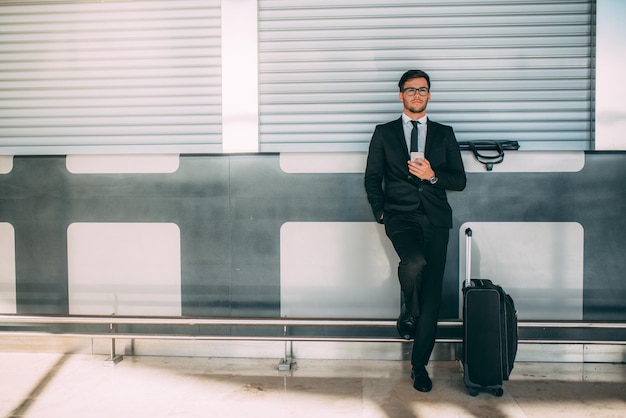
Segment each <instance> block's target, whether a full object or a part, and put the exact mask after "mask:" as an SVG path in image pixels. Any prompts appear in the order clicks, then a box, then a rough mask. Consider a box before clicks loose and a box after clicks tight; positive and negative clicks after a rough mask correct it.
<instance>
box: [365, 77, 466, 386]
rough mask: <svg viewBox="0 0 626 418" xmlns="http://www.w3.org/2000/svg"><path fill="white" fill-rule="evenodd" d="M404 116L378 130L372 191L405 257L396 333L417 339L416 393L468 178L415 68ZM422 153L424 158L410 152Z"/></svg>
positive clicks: (405, 83) (406, 87)
mask: <svg viewBox="0 0 626 418" xmlns="http://www.w3.org/2000/svg"><path fill="white" fill-rule="evenodd" d="M398 86H399V87H400V92H399V94H398V96H399V98H400V101H401V102H402V103H403V106H404V111H403V113H402V116H401V117H400V118H399V119H396V120H394V121H391V122H388V123H385V124H382V125H378V126H376V129H375V130H374V134H373V136H372V140H371V142H370V146H369V153H368V156H367V168H366V170H365V190H366V192H367V198H368V200H369V203H370V205H371V206H372V211H373V212H374V216H375V218H376V221H377V222H379V223H384V224H385V233H386V234H387V236H388V237H389V239H390V240H391V242H392V244H393V246H394V248H395V250H396V252H397V254H398V256H399V258H400V264H399V266H398V279H399V280H400V288H401V290H402V306H401V308H400V317H399V318H398V322H397V328H398V332H399V333H400V335H401V336H402V337H403V338H405V339H411V338H413V339H414V342H413V350H412V354H411V366H412V372H411V378H412V379H413V387H414V388H415V389H417V390H418V391H420V392H429V391H430V390H431V389H432V381H431V380H430V377H429V376H428V372H427V371H426V365H427V364H428V360H429V358H430V354H431V353H432V350H433V347H434V345H435V333H436V331H437V320H438V317H439V307H440V305H441V292H442V282H443V273H444V269H445V264H446V255H447V248H448V238H449V233H450V228H452V209H451V208H450V205H449V204H448V199H447V196H446V190H456V191H461V190H463V189H464V188H465V184H466V176H465V169H464V167H463V161H462V159H461V152H460V150H459V146H458V144H457V142H456V138H455V136H454V131H453V130H452V127H450V126H446V125H442V124H440V123H437V122H433V121H431V120H430V119H428V118H427V117H426V107H427V105H428V101H429V100H430V78H429V76H428V74H426V73H425V72H424V71H421V70H409V71H407V72H406V73H404V75H402V78H401V79H400V82H399V83H398ZM413 151H421V152H423V153H424V154H423V156H422V155H420V154H413V155H414V156H415V158H411V152H413Z"/></svg>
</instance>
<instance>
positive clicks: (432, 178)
mask: <svg viewBox="0 0 626 418" xmlns="http://www.w3.org/2000/svg"><path fill="white" fill-rule="evenodd" d="M428 181H429V182H430V184H435V183H437V182H438V181H439V179H438V178H437V176H432V177H431V178H429V179H428Z"/></svg>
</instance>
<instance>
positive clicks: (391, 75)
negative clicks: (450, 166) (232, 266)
mask: <svg viewBox="0 0 626 418" xmlns="http://www.w3.org/2000/svg"><path fill="white" fill-rule="evenodd" d="M594 5H595V3H594V1H592V0H579V1H576V0H573V1H571V0H568V1H565V0H563V1H559V0H553V1H534V0H532V1H524V0H508V1H507V0H497V1H477V0H439V1H416V0H404V1H399V0H392V1H387V0H360V1H351V0H259V13H260V21H259V66H260V87H259V88H260V122H261V123H260V125H261V126H260V142H261V144H260V149H261V151H299V152H302V151H304V152H306V151H364V150H366V149H367V145H368V143H369V140H370V137H371V133H372V131H373V129H374V125H375V124H377V123H381V122H386V121H388V120H391V119H395V118H397V117H398V116H399V114H400V112H401V104H400V102H399V101H398V96H397V91H398V88H397V81H398V79H399V78H400V76H401V74H402V73H403V72H404V71H405V70H407V69H410V68H420V69H423V70H425V71H427V72H428V73H429V74H430V76H431V78H432V100H431V103H430V105H429V116H430V117H431V118H432V119H433V120H437V121H439V122H443V123H448V124H451V125H453V126H454V128H455V131H456V133H457V139H458V140H487V139H502V140H504V139H507V140H519V141H520V143H521V145H522V149H526V150H529V149H548V150H559V149H568V150H580V149H590V148H591V147H592V132H593V128H592V101H593V80H592V79H593V72H592V63H593V61H592V51H593V43H592V35H593V22H594V16H593V14H594Z"/></svg>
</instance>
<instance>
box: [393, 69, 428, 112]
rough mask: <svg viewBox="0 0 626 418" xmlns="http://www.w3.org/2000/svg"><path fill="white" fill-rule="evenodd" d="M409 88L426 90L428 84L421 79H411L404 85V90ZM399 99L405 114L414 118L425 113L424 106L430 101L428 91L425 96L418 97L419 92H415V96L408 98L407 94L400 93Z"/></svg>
mask: <svg viewBox="0 0 626 418" xmlns="http://www.w3.org/2000/svg"><path fill="white" fill-rule="evenodd" d="M409 87H413V88H416V89H419V88H421V87H425V88H428V83H427V82H426V79H425V78H423V77H420V78H412V79H410V80H407V82H406V83H404V89H405V90H406V89H407V88H409ZM399 97H400V101H401V102H402V103H403V105H404V111H405V113H407V114H409V116H413V117H414V118H416V117H421V116H423V114H424V112H426V106H427V105H428V101H429V100H430V91H429V92H428V94H427V95H426V96H420V94H419V92H416V93H415V96H409V94H408V93H407V92H400V93H399Z"/></svg>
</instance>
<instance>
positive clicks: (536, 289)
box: [459, 222, 585, 320]
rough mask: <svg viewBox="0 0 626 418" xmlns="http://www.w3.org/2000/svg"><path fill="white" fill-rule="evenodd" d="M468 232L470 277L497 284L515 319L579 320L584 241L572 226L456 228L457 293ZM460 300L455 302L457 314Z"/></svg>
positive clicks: (471, 225)
mask: <svg viewBox="0 0 626 418" xmlns="http://www.w3.org/2000/svg"><path fill="white" fill-rule="evenodd" d="M468 227H469V228H471V229H472V231H473V238H472V266H471V277H472V278H476V279H489V280H491V281H492V282H494V283H496V284H499V285H501V286H502V287H503V288H504V289H505V290H506V292H507V293H509V294H510V295H511V297H512V298H513V300H514V301H515V307H516V308H517V312H518V317H519V319H520V320H524V319H539V320H546V319H550V320H559V319H563V320H582V319H583V267H584V266H583V260H584V244H585V236H584V230H583V227H582V225H581V224H579V223H577V222H467V223H465V224H463V225H462V226H461V228H460V229H459V240H460V241H459V242H460V245H459V260H461V263H460V264H461V265H460V267H459V289H461V287H462V286H461V284H462V283H463V281H464V280H465V273H466V266H465V265H464V264H465V263H464V260H465V249H466V246H465V229H466V228H468ZM461 303H462V298H461V297H459V307H460V309H461V310H460V312H462V304H461Z"/></svg>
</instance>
